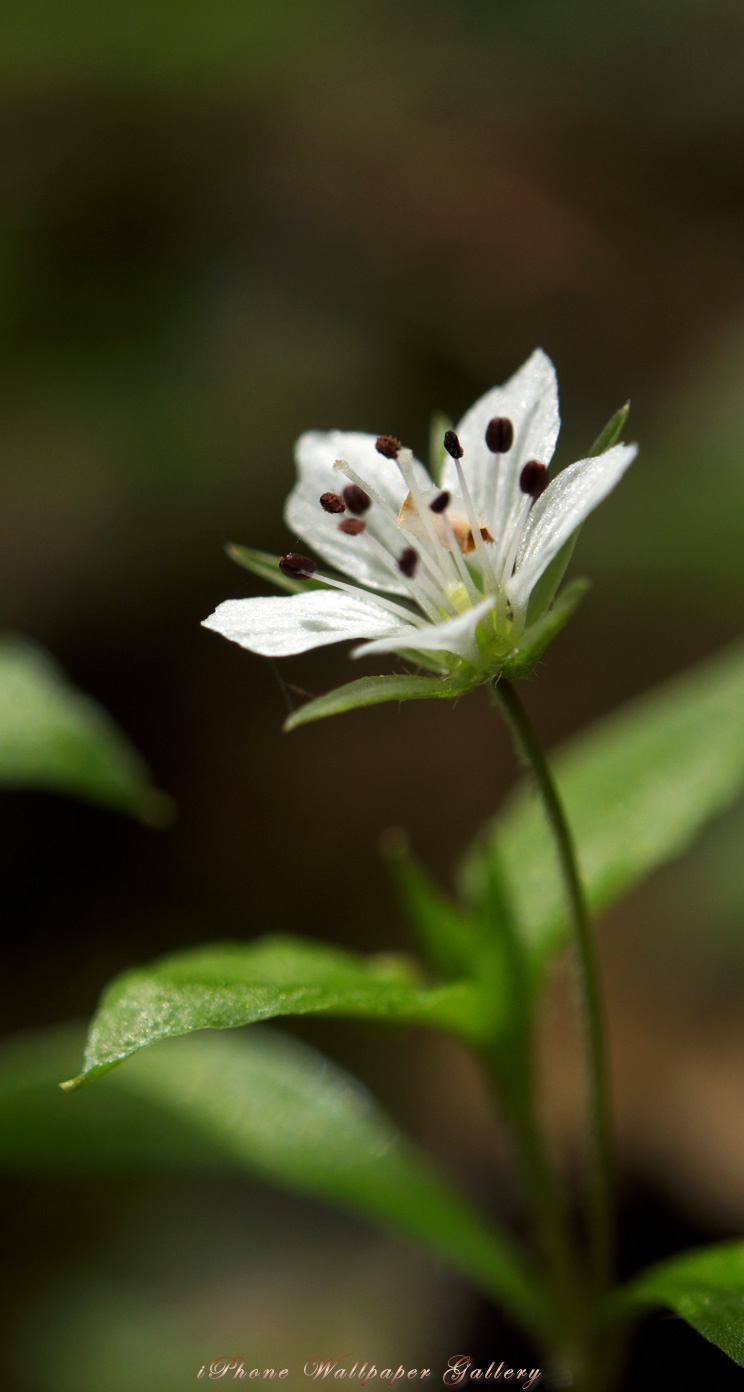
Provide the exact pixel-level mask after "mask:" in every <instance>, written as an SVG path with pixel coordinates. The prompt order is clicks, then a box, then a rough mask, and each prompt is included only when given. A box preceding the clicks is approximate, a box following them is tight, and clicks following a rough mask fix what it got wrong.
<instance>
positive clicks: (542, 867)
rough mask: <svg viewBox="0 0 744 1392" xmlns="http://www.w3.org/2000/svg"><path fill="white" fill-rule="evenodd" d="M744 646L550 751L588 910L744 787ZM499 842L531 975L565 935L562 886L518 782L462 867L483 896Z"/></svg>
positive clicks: (534, 806) (467, 882)
mask: <svg viewBox="0 0 744 1392" xmlns="http://www.w3.org/2000/svg"><path fill="white" fill-rule="evenodd" d="M742 709H744V646H742V645H737V646H736V647H734V648H732V649H729V650H728V651H727V652H725V653H723V654H722V655H721V656H718V657H716V658H714V659H712V660H711V661H709V662H706V663H704V664H702V665H701V666H700V667H698V668H696V669H695V670H693V671H692V672H691V673H689V674H687V675H685V676H683V677H680V678H678V679H676V680H675V681H672V682H669V683H666V684H665V685H664V686H662V687H659V688H658V689H656V690H655V691H652V692H651V694H650V695H648V696H644V697H642V698H641V699H640V700H637V701H634V702H632V703H631V704H630V705H628V706H626V707H625V708H623V709H622V710H621V711H619V712H618V713H617V714H615V715H613V716H611V717H609V719H607V720H604V721H602V722H601V723H600V724H598V725H596V726H595V727H594V728H593V729H592V730H590V731H589V732H588V733H587V734H585V735H582V736H580V737H579V738H578V739H576V740H574V741H572V742H571V743H570V744H569V745H567V746H566V747H565V749H563V750H561V751H559V752H558V754H557V755H556V757H555V760H554V770H555V774H556V777H557V780H558V784H559V788H560V791H561V795H562V797H563V800H564V803H565V807H566V811H567V813H568V818H569V821H570V823H571V826H572V828H573V831H574V835H575V837H576V841H577V845H578V851H579V861H580V864H581V868H582V873H583V877H584V883H585V886H586V889H587V892H588V896H589V902H590V906H591V908H592V910H593V912H594V913H595V914H596V913H600V912H601V911H602V910H603V909H606V908H607V907H608V906H609V905H610V904H612V903H614V902H615V901H616V900H617V899H619V898H620V897H621V896H622V895H623V894H626V893H628V891H629V890H631V889H632V888H633V886H634V885H636V884H638V883H639V882H640V881H641V880H642V879H643V878H644V876H646V875H648V874H649V873H650V872H651V871H652V870H654V869H655V867H656V866H658V865H662V864H664V863H665V862H666V861H668V860H671V859H673V858H674V857H675V856H678V855H680V854H681V853H682V851H684V850H685V849H686V848H687V847H688V846H689V844H690V843H691V841H692V840H693V839H694V837H695V835H696V834H697V832H698V831H699V830H700V829H701V828H702V827H703V826H704V824H705V823H706V822H707V821H708V820H709V819H710V818H711V817H714V816H716V814H717V813H719V812H722V811H723V810H724V808H726V807H727V806H729V804H730V803H731V802H732V801H733V800H734V799H735V798H736V796H737V795H738V794H739V793H740V791H741V790H742V788H743V787H744V720H742ZM491 846H493V847H494V848H500V851H501V854H502V866H503V869H504V871H505V873H506V875H507V878H508V892H509V898H510V901H511V903H512V904H513V907H514V911H515V915H516V920H517V922H518V924H519V926H520V929H521V932H522V933H523V935H524V937H525V940H526V942H527V945H528V950H529V953H530V956H531V959H532V966H533V969H534V974H535V979H536V980H539V979H540V978H541V976H542V974H543V972H544V970H545V968H546V966H547V964H548V962H549V960H550V958H551V957H552V956H553V954H554V953H555V951H556V950H557V949H558V948H560V947H561V946H562V944H563V942H564V940H565V937H566V917H565V909H564V897H563V887H562V881H561V877H560V872H559V870H558V866H557V863H556V860H555V856H554V851H553V845H552V841H551V839H550V836H549V834H548V832H547V830H546V827H545V824H544V821H543V816H542V811H541V808H540V806H539V804H538V803H537V801H536V799H535V798H534V797H533V795H532V792H531V790H530V789H529V788H526V787H522V788H521V789H520V790H519V791H518V792H517V793H516V795H515V796H513V797H512V798H511V799H510V801H509V803H508V804H507V807H506V809H505V811H504V812H503V813H502V814H501V816H500V817H498V818H497V819H496V820H495V822H494V823H492V825H491V827H490V828H488V827H487V828H486V830H485V833H484V834H483V835H482V837H481V839H480V841H479V842H478V843H476V846H475V848H474V849H473V850H472V851H471V853H470V855H469V857H468V859H467V860H466V862H465V865H464V866H463V872H462V883H463V887H464V889H465V892H466V894H469V895H470V896H471V897H474V898H475V899H476V900H477V901H481V900H482V898H483V896H484V893H485V885H486V883H487V879H486V876H487V866H488V858H489V855H490V848H491Z"/></svg>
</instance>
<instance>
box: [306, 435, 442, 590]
mask: <svg viewBox="0 0 744 1392" xmlns="http://www.w3.org/2000/svg"><path fill="white" fill-rule="evenodd" d="M376 438H377V437H376V436H375V435H362V434H360V433H358V432H350V431H342V430H331V431H328V432H327V433H322V432H320V431H317V430H310V431H308V432H307V433H306V434H305V435H301V436H300V438H299V440H298V441H297V444H296V446H295V459H296V462H297V483H296V484H295V486H294V488H293V489H292V492H291V493H290V495H289V498H288V499H287V504H286V507H285V509H284V519H285V521H286V523H287V526H288V527H290V528H291V530H292V531H293V532H295V533H296V534H297V536H299V537H301V538H302V540H303V541H304V542H306V543H307V545H308V546H310V547H311V548H312V550H313V551H314V552H315V553H316V554H317V555H319V556H322V557H323V560H325V561H326V562H327V563H328V564H329V565H331V566H334V567H335V568H336V569H337V570H341V571H344V572H345V573H346V574H347V575H351V576H353V578H354V579H355V580H358V581H360V582H361V583H362V584H364V585H370V586H371V587H373V588H374V589H377V590H386V591H388V592H390V593H392V594H407V593H408V589H407V586H406V584H405V582H404V580H403V579H402V577H401V575H400V573H399V571H398V570H397V568H396V565H395V558H396V557H397V556H398V555H399V554H400V552H401V551H402V550H403V548H404V546H405V545H406V544H407V543H406V541H405V538H403V537H402V536H401V535H400V533H399V531H398V528H397V525H396V520H395V519H397V516H398V513H399V512H400V509H401V507H402V504H403V500H404V498H405V497H406V495H407V493H408V489H407V487H406V485H405V483H404V482H403V478H402V476H401V473H400V470H399V468H398V466H397V464H396V462H395V460H394V459H386V458H385V457H384V455H382V454H378V452H377V450H376V449H375V440H376ZM337 459H345V460H346V462H347V464H351V466H352V468H353V469H355V470H356V472H357V473H358V474H359V475H360V476H361V478H362V479H364V480H365V482H367V483H368V484H369V485H370V487H371V488H373V489H374V491H375V492H376V493H377V494H378V496H379V497H381V498H382V500H383V502H384V503H386V504H387V510H383V509H382V508H380V507H379V506H378V504H377V503H374V502H373V503H372V505H371V507H370V508H369V509H368V511H367V512H366V513H365V514H364V521H365V522H366V523H367V524H368V527H369V530H370V531H371V532H373V533H374V534H375V535H376V536H377V537H378V539H380V540H382V542H383V544H384V545H386V546H387V547H388V548H389V550H390V551H391V552H392V561H391V564H390V565H389V566H388V565H386V564H385V560H384V557H383V556H381V555H380V552H379V549H378V548H377V547H376V546H375V544H374V542H373V541H372V540H371V537H369V536H368V535H367V534H366V533H362V534H361V535H360V536H347V535H346V534H345V533H344V532H340V531H339V529H338V524H339V522H340V521H341V520H342V519H341V518H340V517H339V516H338V515H335V514H329V513H327V512H324V511H323V509H322V507H321V506H320V497H321V495H322V494H323V493H341V492H342V491H343V489H344V487H345V486H346V484H347V483H348V479H346V478H345V477H344V475H343V474H340V473H338V472H337V471H336V470H335V469H334V467H333V466H334V463H335V461H336V460H337ZM414 464H415V467H416V470H417V472H418V473H419V476H420V477H421V479H422V482H423V483H424V484H425V486H426V487H427V489H429V490H431V488H432V483H431V480H430V479H429V476H428V474H427V473H426V470H425V469H424V467H423V465H421V464H418V463H416V461H414ZM347 515H348V514H347Z"/></svg>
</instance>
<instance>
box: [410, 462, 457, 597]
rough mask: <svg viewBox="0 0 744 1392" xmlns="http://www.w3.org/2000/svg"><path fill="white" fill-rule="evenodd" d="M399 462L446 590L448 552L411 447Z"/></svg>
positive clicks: (448, 576) (449, 576)
mask: <svg viewBox="0 0 744 1392" xmlns="http://www.w3.org/2000/svg"><path fill="white" fill-rule="evenodd" d="M397 462H398V468H399V469H400V472H401V474H402V476H403V482H404V483H405V484H406V486H407V487H408V490H409V492H410V495H411V497H412V499H413V502H414V505H415V508H416V512H417V513H418V516H419V518H420V520H421V523H422V526H423V528H424V531H425V533H426V536H427V539H428V540H429V541H430V542H431V552H430V555H431V557H432V559H433V560H434V563H435V565H436V566H437V568H438V570H439V579H440V582H442V581H443V582H444V589H445V591H446V588H447V584H448V581H449V579H450V578H451V573H450V575H448V574H447V566H446V557H447V554H448V553H447V552H446V551H445V550H444V548H443V547H442V546H441V545H440V543H439V538H438V536H437V532H436V528H435V526H434V522H433V520H432V516H431V512H430V510H429V508H428V507H427V505H426V500H425V498H424V495H423V493H422V491H421V488H420V487H419V483H418V480H417V478H416V471H415V469H414V467H413V455H412V454H411V451H410V450H409V449H402V450H401V452H400V454H399V456H398V461H397ZM405 507H406V504H405V503H404V504H403V509H405ZM403 509H401V512H402V511H403ZM400 520H401V519H400V518H399V521H400Z"/></svg>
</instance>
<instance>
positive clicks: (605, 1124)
mask: <svg viewBox="0 0 744 1392" xmlns="http://www.w3.org/2000/svg"><path fill="white" fill-rule="evenodd" d="M493 690H494V694H495V698H496V702H497V704H498V705H499V706H500V707H501V710H502V712H503V714H504V716H505V718H506V721H507V724H508V725H509V728H510V730H511V732H512V736H513V738H514V742H515V744H516V746H517V749H518V751H519V753H520V755H521V757H522V759H523V760H524V762H525V763H526V765H527V767H528V768H529V770H530V772H531V773H532V775H533V777H534V779H535V782H536V784H537V787H538V791H539V793H540V796H541V798H542V801H543V806H544V809H545V815H546V817H547V820H548V823H549V825H550V829H551V831H552V833H553V837H554V839H555V844H556V849H557V851H558V857H559V860H560V866H561V872H562V874H563V881H564V886H565V890H566V898H567V901H568V907H569V911H570V918H571V924H572V927H573V932H574V941H575V948H576V955H577V960H578V970H579V985H580V989H581V996H582V1006H583V1011H582V1013H583V1018H584V1030H585V1038H586V1046H587V1067H588V1084H589V1129H590V1138H589V1139H590V1193H589V1215H588V1217H589V1242H590V1250H591V1263H592V1276H593V1280H594V1283H595V1290H596V1293H597V1294H599V1293H601V1292H604V1291H605V1290H606V1289H607V1286H608V1285H609V1283H610V1280H611V1277H612V1271H613V1265H614V1252H613V1246H614V1243H613V1218H612V1163H611V1145H610V1094H609V1082H608V1070H607V1046H606V1042H605V1032H604V1018H603V1012H602V999H601V991H600V985H599V976H598V972H597V964H596V960H595V956H594V944H593V941H592V932H591V922H590V918H589V910H588V907H587V903H586V898H585V895H584V888H583V885H582V883H581V875H580V873H579V867H578V861H577V857H576V847H575V845H574V841H573V837H572V834H571V829H570V827H569V824H568V821H567V819H566V814H565V811H564V809H563V804H562V802H561V799H560V796H559V794H558V789H557V787H556V784H555V781H554V779H553V775H552V773H551V771H550V767H549V765H548V762H547V759H546V758H545V754H544V753H543V749H542V746H541V744H540V741H539V740H538V738H537V735H536V734H535V731H534V729H533V727H532V724H531V722H530V720H529V717H528V716H527V713H526V711H525V709H524V706H523V705H522V702H521V701H520V699H519V697H518V696H517V693H516V691H515V690H514V688H513V687H512V686H511V685H510V683H509V682H508V681H505V680H501V681H499V682H498V683H496V684H494V688H493Z"/></svg>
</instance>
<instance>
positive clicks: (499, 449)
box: [486, 416, 514, 454]
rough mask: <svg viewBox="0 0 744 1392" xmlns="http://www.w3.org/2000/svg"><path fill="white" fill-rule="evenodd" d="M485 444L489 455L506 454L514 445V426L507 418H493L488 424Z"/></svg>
mask: <svg viewBox="0 0 744 1392" xmlns="http://www.w3.org/2000/svg"><path fill="white" fill-rule="evenodd" d="M486 444H487V445H488V448H489V449H490V451H491V454H508V452H509V450H510V449H511V447H512V445H513V444H514V426H513V425H512V423H511V421H510V420H509V417H508V416H494V418H493V420H490V421H489V422H488V425H487V426H486Z"/></svg>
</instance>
